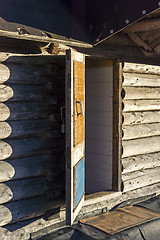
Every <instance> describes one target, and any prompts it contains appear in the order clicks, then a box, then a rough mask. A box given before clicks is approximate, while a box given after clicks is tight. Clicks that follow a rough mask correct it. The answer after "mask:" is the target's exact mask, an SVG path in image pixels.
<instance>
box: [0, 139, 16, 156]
mask: <svg viewBox="0 0 160 240" xmlns="http://www.w3.org/2000/svg"><path fill="white" fill-rule="evenodd" d="M12 152H13V151H12V147H11V146H10V145H9V144H8V143H6V142H3V141H0V160H4V159H6V158H9V157H10V156H11V154H12Z"/></svg>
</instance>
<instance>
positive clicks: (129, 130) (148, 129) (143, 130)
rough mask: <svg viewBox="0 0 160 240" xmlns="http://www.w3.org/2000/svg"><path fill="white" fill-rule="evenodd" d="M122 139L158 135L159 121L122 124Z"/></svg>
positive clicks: (159, 129) (159, 130)
mask: <svg viewBox="0 0 160 240" xmlns="http://www.w3.org/2000/svg"><path fill="white" fill-rule="evenodd" d="M122 130H123V140H128V139H136V138H143V137H151V136H156V135H160V123H149V124H136V125H132V126H123V127H122Z"/></svg>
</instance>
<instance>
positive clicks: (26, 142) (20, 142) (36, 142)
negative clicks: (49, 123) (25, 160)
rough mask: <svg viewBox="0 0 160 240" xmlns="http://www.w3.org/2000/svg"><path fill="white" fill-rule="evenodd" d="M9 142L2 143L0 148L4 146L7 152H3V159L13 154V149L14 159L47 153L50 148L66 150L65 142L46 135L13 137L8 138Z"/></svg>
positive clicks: (59, 150)
mask: <svg viewBox="0 0 160 240" xmlns="http://www.w3.org/2000/svg"><path fill="white" fill-rule="evenodd" d="M7 143H8V144H7ZM7 143H3V144H0V149H1V148H2V147H3V150H2V151H4V153H5V154H3V157H4V158H3V159H5V158H8V157H9V156H10V155H11V153H12V151H11V149H13V153H12V155H11V158H12V159H13V158H20V157H30V156H35V155H38V154H42V153H44V152H46V153H47V152H48V151H49V150H52V151H53V152H56V153H59V152H61V151H62V150H64V143H63V142H62V141H61V140H58V139H57V140H56V141H51V138H47V137H45V136H44V137H42V136H41V137H37V138H26V139H14V140H13V139H12V140H7ZM1 145H2V147H1ZM1 155H2V154H1ZM0 159H2V158H0Z"/></svg>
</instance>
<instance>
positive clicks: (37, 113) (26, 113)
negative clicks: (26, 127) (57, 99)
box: [5, 102, 57, 120]
mask: <svg viewBox="0 0 160 240" xmlns="http://www.w3.org/2000/svg"><path fill="white" fill-rule="evenodd" d="M6 105H7V107H8V108H9V109H10V116H9V118H8V120H17V119H18V120H22V119H37V118H38V119H39V118H46V117H47V116H48V115H49V114H50V113H53V112H55V111H56V112H57V109H56V107H55V106H54V105H51V104H48V103H45V102H44V103H38V102H16V103H11V102H10V103H8V102H6ZM7 110H8V109H7ZM7 114H8V112H7ZM7 114H5V115H7Z"/></svg>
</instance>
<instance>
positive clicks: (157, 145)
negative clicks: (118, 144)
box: [122, 136, 160, 158]
mask: <svg viewBox="0 0 160 240" xmlns="http://www.w3.org/2000/svg"><path fill="white" fill-rule="evenodd" d="M122 145H123V155H122V157H123V158H124V157H129V156H136V155H139V154H147V153H153V152H159V151H160V136H155V137H148V138H140V139H134V140H128V141H122Z"/></svg>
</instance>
